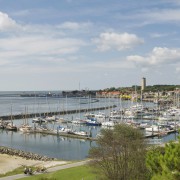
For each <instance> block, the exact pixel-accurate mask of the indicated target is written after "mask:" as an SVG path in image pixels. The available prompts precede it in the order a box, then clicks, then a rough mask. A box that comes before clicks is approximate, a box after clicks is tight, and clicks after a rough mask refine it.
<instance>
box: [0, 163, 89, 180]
mask: <svg viewBox="0 0 180 180" xmlns="http://www.w3.org/2000/svg"><path fill="white" fill-rule="evenodd" d="M88 161H89V160H85V161H80V162H75V163H70V164H65V165H60V166H55V167H51V168H48V170H47V171H48V173H51V172H54V171H58V170H62V169H68V168H72V167H77V166H82V165H85V164H86V163H87V162H88ZM24 177H29V175H26V174H16V175H13V176H6V177H2V178H0V180H15V179H20V178H24Z"/></svg>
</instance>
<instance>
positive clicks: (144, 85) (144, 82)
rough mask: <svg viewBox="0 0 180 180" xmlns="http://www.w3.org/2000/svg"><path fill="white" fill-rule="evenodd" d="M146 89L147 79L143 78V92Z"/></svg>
mask: <svg viewBox="0 0 180 180" xmlns="http://www.w3.org/2000/svg"><path fill="white" fill-rule="evenodd" d="M145 88H146V78H144V77H143V78H142V82H141V91H143V90H144V89H145Z"/></svg>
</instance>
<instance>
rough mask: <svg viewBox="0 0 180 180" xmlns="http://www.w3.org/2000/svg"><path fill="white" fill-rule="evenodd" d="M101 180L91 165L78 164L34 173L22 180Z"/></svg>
mask: <svg viewBox="0 0 180 180" xmlns="http://www.w3.org/2000/svg"><path fill="white" fill-rule="evenodd" d="M32 179H34V180H99V179H100V178H98V177H97V175H96V174H94V173H93V171H92V169H91V168H90V167H89V166H78V167H74V168H69V169H63V170H60V171H56V172H53V173H45V174H41V175H36V176H35V175H32V176H29V177H27V178H21V180H32Z"/></svg>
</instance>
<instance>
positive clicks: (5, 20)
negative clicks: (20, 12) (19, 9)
mask: <svg viewBox="0 0 180 180" xmlns="http://www.w3.org/2000/svg"><path fill="white" fill-rule="evenodd" d="M17 26H18V25H17V24H16V22H15V21H14V20H13V19H11V18H10V17H9V16H8V15H7V14H5V13H2V12H0V30H1V31H4V30H11V29H14V28H17Z"/></svg>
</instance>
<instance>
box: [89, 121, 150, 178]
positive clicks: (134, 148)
mask: <svg viewBox="0 0 180 180" xmlns="http://www.w3.org/2000/svg"><path fill="white" fill-rule="evenodd" d="M145 153H146V144H145V141H144V138H143V135H142V134H141V132H140V131H139V130H137V129H134V128H132V127H130V126H127V125H125V124H121V125H116V126H115V127H114V129H113V130H112V129H102V130H101V136H100V137H99V138H98V140H97V147H92V148H91V149H90V152H89V156H90V158H91V159H92V161H91V165H92V166H93V167H94V168H97V169H98V170H99V173H101V174H102V175H104V179H111V180H117V179H118V180H121V179H122V180H124V179H133V180H135V179H141V180H143V179H147V176H146V175H147V174H146V166H145ZM142 172H143V173H142Z"/></svg>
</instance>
